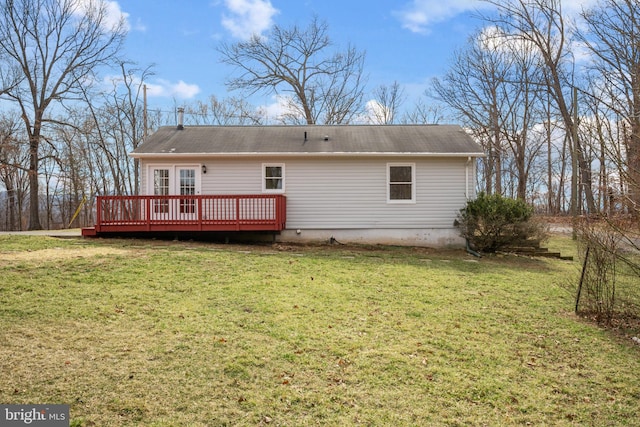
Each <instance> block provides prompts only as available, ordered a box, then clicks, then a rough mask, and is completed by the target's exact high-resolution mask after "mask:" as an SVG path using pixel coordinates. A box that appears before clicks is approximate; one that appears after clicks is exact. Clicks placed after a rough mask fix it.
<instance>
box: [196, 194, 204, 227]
mask: <svg viewBox="0 0 640 427" xmlns="http://www.w3.org/2000/svg"><path fill="white" fill-rule="evenodd" d="M203 201H204V199H203V198H202V197H198V198H196V203H197V204H198V229H199V230H200V231H202V202H203Z"/></svg>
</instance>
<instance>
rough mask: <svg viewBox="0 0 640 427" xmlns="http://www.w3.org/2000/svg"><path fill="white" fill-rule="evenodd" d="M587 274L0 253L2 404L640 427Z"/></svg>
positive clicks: (416, 262)
mask: <svg viewBox="0 0 640 427" xmlns="http://www.w3.org/2000/svg"><path fill="white" fill-rule="evenodd" d="M562 244H565V245H566V242H563V243H562ZM578 270H579V264H578V263H577V261H576V262H567V261H558V260H546V259H529V258H525V257H511V256H501V257H485V258H482V259H477V258H473V257H471V256H470V255H467V254H466V253H465V252H463V251H460V252H455V251H453V252H452V251H449V252H439V251H435V250H426V249H410V248H375V247H348V246H332V247H329V246H324V247H288V246H273V247H272V246H235V245H216V244H200V243H189V242H154V241H145V240H118V239H113V240H109V239H107V240H56V239H49V238H43V237H16V236H5V237H0V343H2V345H1V346H0V377H1V378H2V381H1V382H0V402H2V403H65V404H69V405H70V406H71V418H72V425H74V426H139V425H144V426H218V425H248V426H256V425H276V426H281V425H287V426H300V425H331V426H337V425H371V426H378V425H407V426H414V425H446V426H457V425H459V426H467V425H475V426H482V425H487V426H496V425H554V426H556V425H576V426H578V425H579V426H583V425H593V426H605V425H633V424H636V425H638V424H640V419H639V418H638V416H639V415H638V408H639V406H638V402H639V401H640V346H637V345H635V344H634V343H633V341H631V340H630V339H627V338H626V337H624V336H621V335H620V334H615V335H614V334H613V333H611V332H609V331H606V330H602V329H600V328H598V327H597V326H596V325H593V324H590V323H587V322H585V321H583V320H582V319H580V318H577V317H575V316H574V315H573V312H572V308H573V298H574V296H573V295H572V294H571V293H570V292H568V291H566V290H565V289H566V286H561V284H563V283H565V284H566V283H567V282H568V281H569V280H574V279H576V278H577V275H578Z"/></svg>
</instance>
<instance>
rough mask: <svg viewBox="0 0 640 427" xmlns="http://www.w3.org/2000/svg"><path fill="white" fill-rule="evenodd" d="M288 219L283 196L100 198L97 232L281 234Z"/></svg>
mask: <svg viewBox="0 0 640 427" xmlns="http://www.w3.org/2000/svg"><path fill="white" fill-rule="evenodd" d="M286 217H287V214H286V197H285V196H284V195H281V194H260V195H202V196H98V199H97V213H96V226H95V231H96V232H97V233H104V232H144V231H149V232H151V231H280V230H282V229H284V227H285V223H286Z"/></svg>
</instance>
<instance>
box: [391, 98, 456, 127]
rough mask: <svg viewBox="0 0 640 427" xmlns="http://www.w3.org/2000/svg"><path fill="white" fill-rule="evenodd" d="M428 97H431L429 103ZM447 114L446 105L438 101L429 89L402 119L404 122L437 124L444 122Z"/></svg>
mask: <svg viewBox="0 0 640 427" xmlns="http://www.w3.org/2000/svg"><path fill="white" fill-rule="evenodd" d="M426 99H430V100H429V101H430V102H429V103H427V102H426ZM446 116H447V113H446V111H445V107H444V105H442V103H440V102H436V101H435V100H434V99H433V96H432V95H431V94H430V93H429V91H425V92H424V94H423V96H422V97H420V98H418V99H417V100H416V101H415V103H414V105H413V108H412V109H410V110H408V111H406V112H405V113H404V114H403V116H402V120H401V121H402V123H404V124H425V125H426V124H430V125H437V124H438V123H442V122H444V121H445V120H446Z"/></svg>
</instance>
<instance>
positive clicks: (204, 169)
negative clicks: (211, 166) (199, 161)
mask: <svg viewBox="0 0 640 427" xmlns="http://www.w3.org/2000/svg"><path fill="white" fill-rule="evenodd" d="M202 173H207V165H202Z"/></svg>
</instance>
